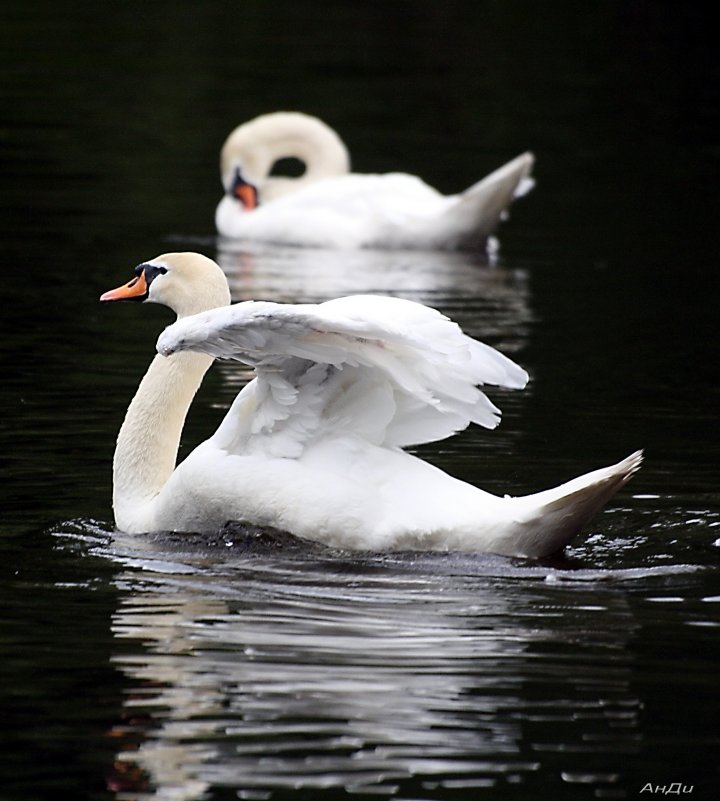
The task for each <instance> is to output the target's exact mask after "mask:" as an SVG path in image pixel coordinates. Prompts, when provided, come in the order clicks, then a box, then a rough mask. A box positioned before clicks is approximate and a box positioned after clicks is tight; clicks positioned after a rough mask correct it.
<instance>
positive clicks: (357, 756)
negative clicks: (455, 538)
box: [0, 0, 720, 801]
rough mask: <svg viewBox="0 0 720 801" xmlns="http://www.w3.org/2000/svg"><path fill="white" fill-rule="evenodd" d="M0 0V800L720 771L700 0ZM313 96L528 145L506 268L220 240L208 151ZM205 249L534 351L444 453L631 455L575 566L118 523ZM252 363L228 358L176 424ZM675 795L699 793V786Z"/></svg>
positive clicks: (414, 797)
mask: <svg viewBox="0 0 720 801" xmlns="http://www.w3.org/2000/svg"><path fill="white" fill-rule="evenodd" d="M546 5H548V4H536V5H535V6H533V5H531V4H523V3H517V2H507V3H502V4H500V3H490V2H475V3H463V2H456V3H453V2H450V3H447V4H439V5H438V4H431V3H425V2H420V1H418V2H415V3H404V2H390V3H385V4H375V3H365V4H349V3H340V2H337V3H333V2H330V3H323V4H316V5H315V6H308V5H307V4H295V3H288V2H264V3H263V2H247V3H243V4H225V3H220V2H206V3H202V4H199V3H198V4H195V3H185V2H175V3H164V2H157V3H137V2H134V0H131V2H126V3H123V4H117V5H112V6H107V7H105V6H103V7H102V8H101V7H99V6H97V4H90V3H82V2H74V3H73V2H71V3H65V4H63V6H62V10H60V9H59V7H58V6H57V5H55V4H50V3H44V2H34V3H19V2H10V3H9V4H6V7H5V8H6V10H5V11H4V12H3V20H2V24H1V25H0V54H1V55H0V58H2V60H3V75H4V78H5V80H4V81H3V83H2V88H1V89H0V96H1V97H2V101H3V102H2V105H1V108H2V111H1V112H0V113H1V114H2V117H1V119H2V123H1V127H0V132H1V135H2V142H1V148H0V158H1V159H2V182H3V191H2V195H1V196H0V232H2V242H3V247H2V257H3V279H2V284H1V285H0V287H1V288H0V291H1V292H2V297H3V305H2V320H3V324H4V325H3V337H2V340H1V344H0V354H1V355H2V359H3V368H4V369H3V376H4V381H3V382H2V384H1V385H0V399H1V402H2V409H3V414H2V423H1V428H0V438H1V439H0V454H1V455H2V460H3V472H2V483H1V484H0V493H2V494H1V495H0V499H1V501H2V506H1V509H2V519H1V522H0V550H1V551H2V554H1V559H0V564H2V566H3V578H2V581H0V597H1V599H2V610H3V613H2V627H1V628H0V655H1V658H0V687H1V688H2V690H1V696H2V697H1V703H2V720H3V723H4V725H3V726H2V729H1V730H0V731H1V733H0V737H1V738H2V743H1V744H0V746H1V747H0V798H2V799H3V801H5V799H7V800H8V801H28V800H33V799H50V798H59V797H63V798H64V797H68V798H71V797H72V798H78V799H81V798H88V799H113V801H124V800H126V801H127V800H132V801H136V800H137V801H140V799H162V800H163V801H165V800H166V799H167V800H168V801H169V800H172V801H178V800H179V799H183V800H184V799H205V798H207V799H237V798H241V799H243V798H245V799H290V798H292V799H330V798H332V799H335V798H367V799H370V798H378V797H379V798H389V799H399V800H400V801H431V800H432V801H435V800H437V801H455V799H457V800H458V801H465V799H492V800H493V801H496V799H498V800H504V799H508V800H511V801H526V800H527V801H530V799H532V801H536V799H540V800H541V801H542V800H543V799H568V800H572V801H574V799H581V800H582V799H603V798H620V799H626V798H627V799H632V798H636V797H642V798H646V797H648V798H649V797H655V796H657V795H663V792H662V789H661V788H663V787H665V788H666V789H671V788H672V789H673V793H672V795H671V797H674V795H675V792H674V791H675V790H677V791H678V794H682V795H683V797H688V798H692V799H711V801H712V800H713V799H716V798H718V797H719V796H718V793H719V792H720V775H719V774H718V767H717V755H718V749H719V748H720V736H719V734H718V732H719V729H718V724H717V713H718V709H719V708H720V707H719V702H720V692H719V684H718V678H717V677H718V666H719V665H718V663H719V656H720V647H719V646H718V637H719V635H720V579H719V575H718V557H719V555H720V498H719V496H718V488H717V480H718V465H719V464H720V458H719V455H720V454H719V451H720V438H719V437H718V434H717V420H718V409H719V408H720V396H719V393H718V381H717V365H718V364H719V363H720V360H719V356H720V354H719V352H718V351H719V348H718V323H717V320H718V315H717V309H718V301H719V298H718V295H719V294H720V290H718V286H719V284H718V281H717V270H718V263H717V262H718V259H717V243H716V239H717V236H716V235H717V230H718V199H719V194H720V193H719V192H718V190H717V185H718V177H719V176H718V172H719V171H718V159H719V157H720V142H719V141H718V131H719V130H720V126H719V125H718V122H719V120H718V116H719V115H718V107H719V105H718V101H719V100H720V97H719V91H718V87H719V86H720V81H719V80H718V78H720V75H719V72H720V71H719V70H718V60H717V57H716V55H715V50H716V45H715V40H714V36H713V33H712V31H713V29H712V26H711V25H710V24H709V23H708V21H707V20H705V19H704V18H703V16H702V13H701V10H700V9H699V8H698V7H696V6H695V4H676V3H669V2H667V3H666V2H655V3H650V2H643V0H639V1H636V2H625V3H622V2H617V3H590V4H584V5H583V4H581V7H579V6H578V5H577V4H570V3H555V4H552V9H549V8H546V7H545V6H546ZM283 107H284V108H299V109H302V110H305V111H309V112H311V113H316V114H318V115H319V116H321V117H323V118H325V119H326V120H327V121H328V122H329V123H330V124H332V125H333V126H334V127H335V128H336V129H337V130H338V131H339V132H340V133H341V134H342V135H343V137H344V139H345V140H346V142H347V143H348V145H349V147H350V150H351V152H352V154H353V159H354V163H355V167H356V169H358V170H360V171H373V170H378V171H382V170H391V169H403V170H407V171H409V172H413V173H417V174H420V175H422V176H423V177H424V178H425V179H426V180H428V181H429V182H430V183H432V184H434V185H436V186H438V187H439V188H441V189H442V190H443V191H447V192H451V191H456V190H459V189H461V188H463V187H464V186H466V185H468V184H469V183H471V182H472V181H474V180H475V179H476V178H477V177H479V176H481V175H483V174H485V173H486V172H488V171H489V170H490V169H492V168H494V167H495V166H498V165H499V164H501V163H502V162H503V161H504V160H506V159H509V158H511V157H512V156H514V155H516V154H517V153H519V152H521V151H522V150H525V149H528V148H529V149H532V150H533V151H534V152H535V154H536V157H537V170H536V177H537V181H538V184H537V187H536V189H535V190H534V192H533V193H532V194H531V195H529V196H528V197H527V198H525V199H523V200H522V201H520V202H519V203H518V204H517V205H516V206H515V207H514V209H513V212H512V214H511V217H510V220H509V221H508V222H507V223H506V224H505V225H504V227H503V228H502V229H501V231H500V236H499V239H500V249H499V252H498V254H497V256H496V257H495V258H494V259H491V260H488V259H487V258H486V257H484V256H482V255H477V254H475V255H467V254H465V255H462V254H452V255H447V254H445V255H443V254H423V253H395V254H383V253H361V254H342V255H339V254H333V253H323V252H317V251H309V252H297V251H292V250H276V249H273V248H255V249H249V248H242V249H236V250H235V251H234V252H231V251H221V250H218V248H217V244H216V242H215V238H214V231H213V210H214V206H215V204H216V203H217V201H218V199H219V191H220V184H219V179H218V175H217V159H218V151H219V147H220V145H221V143H222V141H223V139H224V137H225V135H226V134H227V133H228V132H229V130H230V129H231V128H232V127H233V126H234V125H236V124H238V123H239V122H241V121H243V120H245V119H249V118H251V117H253V116H255V115H256V114H258V113H261V112H265V111H270V110H274V109H278V108H283ZM189 248H192V249H197V250H200V251H202V252H204V253H207V254H208V255H210V256H212V257H215V258H217V259H218V261H219V262H220V263H221V264H222V266H223V267H224V268H225V270H226V272H227V274H228V277H229V279H230V281H231V285H232V289H233V295H234V297H235V298H236V299H242V298H248V297H258V298H259V297H262V298H267V299H272V300H292V301H303V300H317V299H323V298H328V297H334V296H337V295H342V294H348V293H350V292H366V291H382V292H388V293H391V294H397V295H402V296H407V297H411V298H413V299H416V300H421V301H423V302H427V303H430V304H431V305H435V306H437V307H438V308H440V309H442V310H443V311H445V312H447V313H449V314H451V315H452V316H453V317H454V318H456V319H457V320H458V321H459V322H460V323H461V324H462V325H463V326H464V327H465V328H466V330H467V331H468V332H469V333H471V334H473V335H476V336H479V337H481V338H482V339H484V340H485V341H487V342H489V343H491V344H493V345H496V346H498V347H500V348H501V349H503V350H504V351H505V352H507V353H509V354H511V355H512V356H513V357H514V358H515V359H516V360H517V361H519V362H520V363H521V364H522V365H523V366H524V367H526V368H527V369H528V371H529V372H530V374H531V376H532V381H531V383H530V385H529V387H528V389H527V390H526V391H524V392H523V393H504V394H500V393H498V394H497V395H496V396H495V399H496V400H497V402H498V404H499V405H500V406H501V407H502V409H503V411H504V417H503V423H502V425H501V426H500V428H499V429H498V430H497V431H495V432H485V431H468V432H466V433H464V434H463V435H461V436H459V437H456V438H454V439H452V440H449V441H446V442H443V443H438V444H437V445H434V446H432V447H430V446H428V447H426V448H424V449H423V455H424V456H426V458H428V459H430V460H432V461H433V462H435V463H436V464H439V465H441V466H442V467H444V468H445V469H448V470H450V471H451V472H453V473H454V474H456V475H459V476H461V477H463V478H465V479H467V480H470V481H473V482H475V483H478V484H479V485H481V486H483V487H485V488H487V489H489V490H491V491H495V492H510V493H513V494H515V493H522V492H529V491H533V490H537V489H539V488H541V487H544V486H549V485H551V484H554V483H557V482H559V481H561V480H563V479H566V478H569V477H571V476H573V475H577V474H579V473H581V472H584V471H586V470H589V469H592V468H594V467H598V466H601V465H603V464H607V463H610V462H612V461H615V460H617V459H619V458H621V457H623V456H625V455H626V454H628V453H630V452H631V451H632V450H635V449H636V448H639V447H643V448H645V449H646V463H645V465H644V467H643V469H642V471H641V472H640V473H639V474H638V475H637V476H636V477H635V479H634V480H633V482H632V483H631V484H630V485H628V487H627V488H626V489H625V490H624V491H623V492H622V493H621V494H620V495H618V496H617V497H616V498H615V499H614V500H613V501H612V502H611V503H610V504H609V505H608V507H607V509H606V510H605V511H604V512H603V513H602V514H601V515H599V516H598V517H597V518H596V520H595V521H594V522H593V525H592V526H591V527H590V528H589V529H588V531H587V532H585V533H584V534H583V536H581V537H580V538H579V539H578V540H577V542H576V543H575V544H574V545H573V547H572V548H571V549H569V552H568V554H567V556H566V558H565V559H564V560H562V561H557V562H553V563H542V564H538V563H533V562H525V561H522V560H510V559H502V558H499V557H490V556H486V555H457V554H393V555H387V554H385V555H383V554H362V555H358V554H348V553H337V552H333V551H328V550H326V549H323V548H320V547H318V546H313V545H312V544H308V543H299V542H297V541H292V540H288V539H286V538H282V537H280V538H278V537H274V536H272V535H269V534H266V533H262V532H243V531H238V530H228V531H226V532H223V533H222V534H219V535H218V537H217V538H216V540H214V541H212V542H208V541H199V540H198V539H197V538H194V537H188V538H185V539H177V538H168V537H161V536H153V537H143V538H139V537H135V538H131V537H127V536H124V535H121V534H118V533H117V532H115V531H114V529H113V525H112V513H111V508H110V493H111V487H110V462H111V459H112V450H113V442H114V437H115V433H116V431H117V428H118V426H119V424H120V421H121V419H122V415H123V413H124V409H125V407H126V405H127V403H128V400H129V398H130V396H131V394H132V393H133V391H134V389H135V387H136V385H137V382H138V381H139V379H140V377H141V375H142V373H143V371H144V370H145V367H146V365H147V363H148V361H149V359H150V357H151V353H152V346H153V343H154V340H155V337H156V336H157V333H158V331H159V330H160V328H161V327H162V326H163V325H165V324H166V323H167V322H169V320H170V317H169V315H168V313H167V311H166V310H164V309H160V308H153V307H149V308H144V307H138V306H134V305H128V306H121V307H112V308H105V307H100V306H99V304H98V303H97V302H96V299H97V296H98V295H99V294H100V292H101V291H103V290H105V289H108V288H110V287H112V286H116V285H117V284H119V283H121V282H122V281H124V280H125V279H126V277H127V276H129V270H130V268H131V267H132V266H133V265H134V264H137V263H138V262H140V261H142V260H144V259H147V258H150V257H152V256H154V255H157V254H158V253H161V252H165V251H168V250H173V249H189ZM242 379H243V376H242V375H240V374H238V373H237V371H235V370H233V369H230V368H227V367H219V368H216V369H215V370H214V371H213V373H212V375H211V376H210V377H209V378H208V380H207V381H206V386H204V387H203V389H202V391H201V393H200V395H199V396H198V399H197V402H196V405H195V406H194V408H193V412H192V416H191V419H190V420H189V423H188V429H187V432H186V435H185V437H184V442H183V448H184V449H185V450H187V449H188V448H190V447H192V445H193V444H194V443H196V442H197V441H198V440H199V439H200V438H202V437H203V436H204V435H205V434H206V433H207V431H208V430H211V429H212V426H213V425H215V424H216V423H217V422H218V420H219V419H220V417H221V415H222V411H223V409H224V408H226V406H227V404H228V403H229V402H230V400H231V398H232V397H233V393H234V392H235V391H236V390H237V387H238V386H239V383H240V381H241V380H242ZM690 788H692V791H690Z"/></svg>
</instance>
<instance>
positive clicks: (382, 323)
mask: <svg viewBox="0 0 720 801" xmlns="http://www.w3.org/2000/svg"><path fill="white" fill-rule="evenodd" d="M157 349H158V351H159V352H160V353H162V354H163V355H165V356H169V355H171V354H172V353H175V352H176V351H180V350H191V351H198V352H201V353H206V354H209V355H212V356H215V357H218V358H226V359H237V360H239V361H242V362H244V363H246V364H249V365H252V366H253V367H255V368H256V373H257V376H258V378H257V379H256V380H257V382H258V385H257V386H256V387H255V388H254V389H253V390H252V391H253V392H254V393H255V397H254V403H255V418H256V422H255V433H256V434H257V433H260V431H262V433H264V434H265V435H267V434H280V433H281V432H285V434H287V431H288V430H289V429H292V431H293V433H292V436H293V437H294V438H295V441H296V443H297V444H298V445H299V444H301V442H302V441H304V440H307V439H308V438H309V437H311V436H314V435H317V434H321V433H322V432H325V431H328V430H330V429H335V430H338V429H342V430H345V431H353V432H355V433H359V434H360V435H362V436H364V437H366V438H369V439H371V440H372V441H374V442H377V443H378V444H383V445H386V446H399V447H404V446H408V445H417V444H420V443H423V442H432V441H435V440H438V439H444V438H445V437H448V436H450V435H451V434H453V433H455V432H456V431H459V430H461V429H463V428H465V427H466V426H467V425H468V424H469V423H471V422H473V423H477V424H478V425H482V426H485V427H486V428H494V427H495V426H496V425H497V424H498V422H499V420H500V411H499V410H498V409H497V408H496V407H495V406H494V405H493V404H492V403H491V402H490V400H489V399H488V398H487V396H486V395H485V394H484V393H483V392H482V391H481V390H480V389H479V388H478V386H479V385H483V384H491V385H495V386H501V387H511V388H516V389H519V388H522V387H524V386H525V384H526V383H527V380H528V376H527V373H526V372H525V371H524V370H523V369H522V368H521V367H518V365H516V364H515V363H514V362H512V361H511V360H510V359H508V358H506V357H505V356H503V355H502V354H500V353H498V352H497V351H496V350H494V349H493V348H491V347H489V346H487V345H484V344H483V343H481V342H477V341H475V340H473V339H471V338H470V337H468V336H466V335H465V334H463V333H462V331H461V330H460V328H459V326H458V325H456V324H455V323H453V322H452V321H450V320H449V319H448V318H446V317H444V316H443V315H442V314H440V313H439V312H438V311H436V310H434V309H430V308H428V307H426V306H423V305H421V304H418V303H414V302H412V301H408V300H402V299H399V298H389V297H380V296H371V295H355V296H351V297H346V298H340V299H338V300H332V301H328V302H326V303H322V304H303V305H290V304H278V303H268V302H262V301H248V302H245V303H239V304H236V305H234V306H229V307H225V308H220V309H213V310H211V311H208V312H204V313H201V314H197V315H193V316H191V317H185V318H183V319H180V320H178V321H177V322H176V323H174V324H173V325H171V326H169V327H168V328H167V329H166V330H165V331H164V332H163V333H162V334H161V336H160V338H159V339H158V343H157Z"/></svg>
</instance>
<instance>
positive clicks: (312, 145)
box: [215, 112, 534, 250]
mask: <svg viewBox="0 0 720 801" xmlns="http://www.w3.org/2000/svg"><path fill="white" fill-rule="evenodd" d="M287 157H294V158H297V159H300V160H301V161H302V162H303V163H304V164H305V167H306V170H305V172H304V173H303V174H302V175H301V176H299V177H298V178H285V177H280V176H275V175H272V174H271V170H272V167H273V164H274V163H275V162H276V161H277V160H279V159H282V158H287ZM533 162H534V159H533V156H532V154H531V153H523V154H522V155H520V156H518V157H517V158H515V159H513V160H512V161H510V162H508V163H507V164H505V165H504V166H502V167H500V168H499V169H498V170H496V171H495V172H493V173H491V174H490V175H488V176H487V177H486V178H484V179H482V180H481V181H478V182H477V183H475V184H473V185H472V186H471V187H469V188H468V189H466V190H465V191H464V192H462V193H460V194H457V195H442V194H441V193H440V192H438V191H437V190H436V189H434V188H432V187H431V186H428V185H427V184H426V183H425V182H424V181H422V180H421V179H420V178H419V177H417V176H414V175H408V174H405V173H398V172H393V173H385V174H379V175H378V174H364V173H351V172H350V158H349V155H348V152H347V149H346V148H345V145H344V144H343V142H342V141H341V140H340V138H339V137H338V135H337V134H336V133H335V132H334V131H333V130H332V129H331V128H329V127H328V126H327V125H325V123H323V122H321V121H320V120H318V119H316V118H315V117H310V116H308V115H307V114H301V113H299V112H276V113H273V114H265V115H263V116H261V117H257V118H256V119H254V120H251V121H250V122H247V123H245V124H243V125H241V126H239V127H238V128H236V129H235V130H234V131H233V132H232V133H231V134H230V136H228V138H227V140H226V142H225V144H224V145H223V149H222V153H221V174H222V180H223V185H224V187H225V196H224V197H223V198H222V200H221V201H220V203H219V205H218V207H217V210H216V214H215V222H216V226H217V230H218V232H219V233H220V234H221V235H222V236H224V237H228V238H231V239H243V240H248V241H256V242H272V243H276V244H283V245H297V246H307V247H323V248H343V249H355V248H382V249H397V248H422V249H433V250H436V249H442V250H452V249H459V248H482V247H484V246H485V244H486V241H487V239H488V237H489V236H490V235H491V234H492V233H493V232H494V231H495V229H496V228H497V226H498V225H499V223H500V221H501V220H502V219H503V217H504V216H505V214H506V212H507V209H508V207H509V206H510V204H511V203H512V201H513V200H514V199H515V198H516V197H520V196H521V195H523V194H525V193H526V192H527V191H529V189H530V188H531V187H532V185H533V180H532V178H531V172H532V167H533ZM248 193H250V194H248ZM248 197H251V198H252V201H251V202H249V201H248ZM256 204H257V205H256Z"/></svg>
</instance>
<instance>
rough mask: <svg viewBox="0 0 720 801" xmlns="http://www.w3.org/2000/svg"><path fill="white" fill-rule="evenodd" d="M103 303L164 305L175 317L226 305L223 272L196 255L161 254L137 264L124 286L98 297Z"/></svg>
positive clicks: (201, 256)
mask: <svg viewBox="0 0 720 801" xmlns="http://www.w3.org/2000/svg"><path fill="white" fill-rule="evenodd" d="M100 300H101V301H102V302H103V303H107V302H110V301H117V300H135V301H140V302H145V301H147V302H148V303H160V304H162V305H163V306H168V307H169V308H170V309H172V310H173V311H174V312H175V313H176V314H177V316H178V317H187V316H188V315H190V314H198V313H199V312H203V311H208V310H209V309H215V308H217V307H219V306H228V305H229V304H230V289H229V287H228V282H227V278H226V277H225V273H223V271H222V270H221V269H220V267H218V265H217V264H216V263H215V262H214V261H213V260H212V259H209V258H207V256H203V255H201V254H200V253H165V254H164V255H162V256H157V257H156V258H154V259H152V260H151V261H147V262H143V263H142V264H138V266H137V267H136V268H135V277H134V278H133V279H132V281H130V282H129V283H127V284H123V285H122V286H119V287H117V288H116V289H111V290H110V291H109V292H105V293H104V294H102V295H101V296H100Z"/></svg>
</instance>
